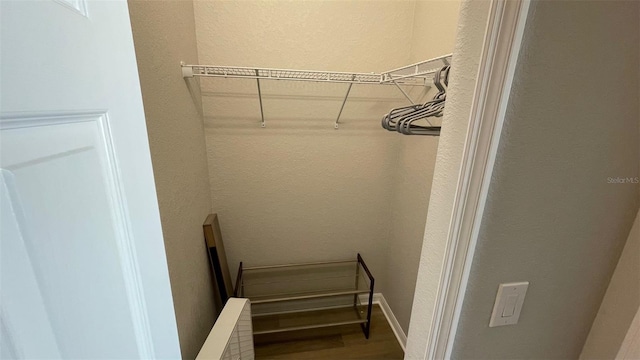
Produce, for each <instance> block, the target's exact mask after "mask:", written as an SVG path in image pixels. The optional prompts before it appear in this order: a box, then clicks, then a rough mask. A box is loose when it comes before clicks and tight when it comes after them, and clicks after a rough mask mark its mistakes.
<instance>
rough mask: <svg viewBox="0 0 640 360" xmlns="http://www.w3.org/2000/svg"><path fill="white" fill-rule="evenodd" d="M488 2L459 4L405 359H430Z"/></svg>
mask: <svg viewBox="0 0 640 360" xmlns="http://www.w3.org/2000/svg"><path fill="white" fill-rule="evenodd" d="M489 4H490V2H489V1H480V0H467V1H463V2H462V3H461V4H460V13H459V22H458V30H457V35H456V41H455V50H454V53H455V57H454V59H453V63H452V68H453V70H452V72H451V81H450V82H449V90H448V91H449V92H448V94H447V108H446V110H445V114H444V118H443V120H442V121H443V124H444V128H443V130H442V134H441V136H440V142H439V144H438V154H437V156H436V159H437V160H436V167H435V170H434V175H433V185H432V190H431V195H430V198H429V213H428V216H427V225H426V229H425V232H424V242H423V244H422V251H421V255H420V266H419V270H418V277H417V281H416V289H415V296H414V299H413V306H412V312H411V322H410V324H409V334H408V339H407V351H406V353H405V359H425V358H426V353H425V350H426V348H427V340H428V338H429V332H430V327H431V321H432V314H433V309H434V307H435V303H436V292H437V290H438V284H439V281H440V273H441V269H442V262H443V261H442V260H443V258H444V250H445V247H446V242H447V234H448V231H449V223H450V220H451V213H452V209H453V204H454V198H455V194H456V186H457V184H456V181H457V178H458V176H459V173H460V164H461V161H462V151H463V149H464V142H465V138H466V135H467V126H468V125H469V114H470V111H471V105H472V104H471V102H472V100H473V92H474V89H475V83H476V74H477V72H478V65H479V62H480V54H481V51H482V44H483V39H484V32H485V27H486V22H487V16H488V13H489Z"/></svg>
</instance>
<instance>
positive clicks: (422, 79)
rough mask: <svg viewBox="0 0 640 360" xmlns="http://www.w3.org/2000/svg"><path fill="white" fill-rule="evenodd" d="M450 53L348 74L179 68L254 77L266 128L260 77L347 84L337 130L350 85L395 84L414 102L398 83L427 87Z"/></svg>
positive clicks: (185, 71) (187, 74)
mask: <svg viewBox="0 0 640 360" xmlns="http://www.w3.org/2000/svg"><path fill="white" fill-rule="evenodd" d="M451 55H452V54H447V55H443V56H439V57H435V58H433V59H429V60H424V61H421V62H418V63H415V64H411V65H407V66H403V67H400V68H397V69H393V70H389V71H385V72H382V73H350V72H333V71H319V70H294V69H276V68H258V67H241V66H218V65H187V64H184V63H181V67H182V76H183V77H184V78H185V79H186V78H192V77H196V76H197V77H218V78H240V79H254V80H256V81H257V90H258V98H259V100H260V116H261V118H262V127H265V121H264V109H263V104H262V92H261V89H260V80H286V81H313V82H325V83H346V84H349V87H348V89H347V93H346V95H345V97H344V100H343V102H342V106H341V107H340V111H339V112H338V117H337V119H336V121H335V124H334V127H335V128H336V129H337V128H338V123H339V121H340V116H341V114H342V110H343V109H344V105H345V103H346V101H347V98H348V97H349V92H350V91H351V86H352V85H353V84H371V85H395V86H396V87H397V88H398V89H399V90H400V91H401V92H402V94H403V95H404V96H405V97H406V98H407V100H409V102H411V103H412V104H413V100H411V98H410V97H409V95H408V94H407V93H406V91H405V90H403V89H402V87H401V85H404V86H430V84H431V82H432V76H433V74H434V73H435V72H436V71H438V70H439V69H441V68H442V67H443V66H446V65H449V64H450V63H451Z"/></svg>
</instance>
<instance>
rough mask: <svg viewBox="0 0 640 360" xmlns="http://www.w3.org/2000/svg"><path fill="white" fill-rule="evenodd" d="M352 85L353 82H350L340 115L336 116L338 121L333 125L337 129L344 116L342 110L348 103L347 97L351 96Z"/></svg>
mask: <svg viewBox="0 0 640 360" xmlns="http://www.w3.org/2000/svg"><path fill="white" fill-rule="evenodd" d="M354 77H355V76H354ZM352 86H353V83H349V87H348V88H347V93H346V94H345V95H344V99H343V100H342V106H340V111H339V112H338V117H337V118H336V123H335V124H334V125H333V127H334V128H335V129H338V123H339V122H340V116H342V110H344V105H345V104H346V103H347V98H348V97H349V93H350V92H351V87H352Z"/></svg>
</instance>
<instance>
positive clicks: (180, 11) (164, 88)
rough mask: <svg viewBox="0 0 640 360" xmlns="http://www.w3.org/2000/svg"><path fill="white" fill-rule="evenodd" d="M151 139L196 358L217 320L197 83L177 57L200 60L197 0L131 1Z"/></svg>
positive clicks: (186, 353) (169, 248)
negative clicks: (206, 235)
mask: <svg viewBox="0 0 640 360" xmlns="http://www.w3.org/2000/svg"><path fill="white" fill-rule="evenodd" d="M129 11H130V14H131V25H132V28H133V39H134V43H135V49H136V57H137V60H138V70H139V73H140V85H141V87H142V99H143V102H144V110H145V116H146V119H147V128H148V133H149V146H150V149H151V157H152V162H153V171H154V176H155V181H156V189H157V193H158V203H159V205H160V216H161V218H162V231H163V234H164V241H165V249H166V253H167V262H168V265H169V275H170V279H171V289H172V293H173V302H174V308H175V312H176V320H177V324H178V335H179V337H180V348H181V352H182V356H183V358H194V357H195V355H196V354H197V353H198V351H199V350H200V346H202V344H203V343H204V340H205V339H206V336H207V335H208V333H209V330H210V329H211V327H212V326H213V322H214V321H215V308H214V303H213V287H212V285H211V284H212V280H211V275H210V274H211V272H210V267H209V263H208V258H207V253H206V250H205V245H204V240H203V235H202V222H203V221H204V219H205V217H206V216H207V214H208V213H209V212H210V211H211V198H210V196H209V179H208V171H207V159H206V151H205V140H204V131H203V124H202V117H201V115H200V113H199V111H201V108H200V105H198V103H197V101H196V102H194V99H199V96H198V95H197V92H198V91H199V89H198V87H197V84H196V86H194V87H193V89H194V91H195V92H196V94H195V96H193V97H192V96H191V95H190V92H189V89H188V87H187V84H186V83H185V81H184V80H183V79H182V77H181V74H180V68H179V63H180V61H186V62H190V63H194V62H197V61H198V57H197V50H196V39H195V25H194V17H193V4H192V2H191V1H166V0H165V1H138V0H130V1H129Z"/></svg>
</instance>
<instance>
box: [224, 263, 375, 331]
mask: <svg viewBox="0 0 640 360" xmlns="http://www.w3.org/2000/svg"><path fill="white" fill-rule="evenodd" d="M373 285H374V278H373V276H372V275H371V272H370V271H369V268H368V267H367V265H366V264H365V262H364V260H363V259H362V256H360V254H358V255H357V258H356V259H355V260H343V261H327V262H318V263H307V264H288V265H274V266H256V267H243V265H242V262H241V263H240V267H239V269H238V278H237V281H236V287H235V294H234V296H235V297H243V298H249V300H250V301H251V313H252V321H253V333H254V335H258V336H259V335H262V334H271V333H279V332H287V331H299V330H305V329H314V328H323V327H331V326H341V325H349V324H360V326H361V327H362V331H363V332H364V335H365V337H366V338H367V339H368V338H369V330H370V328H371V306H372V301H373Z"/></svg>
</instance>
